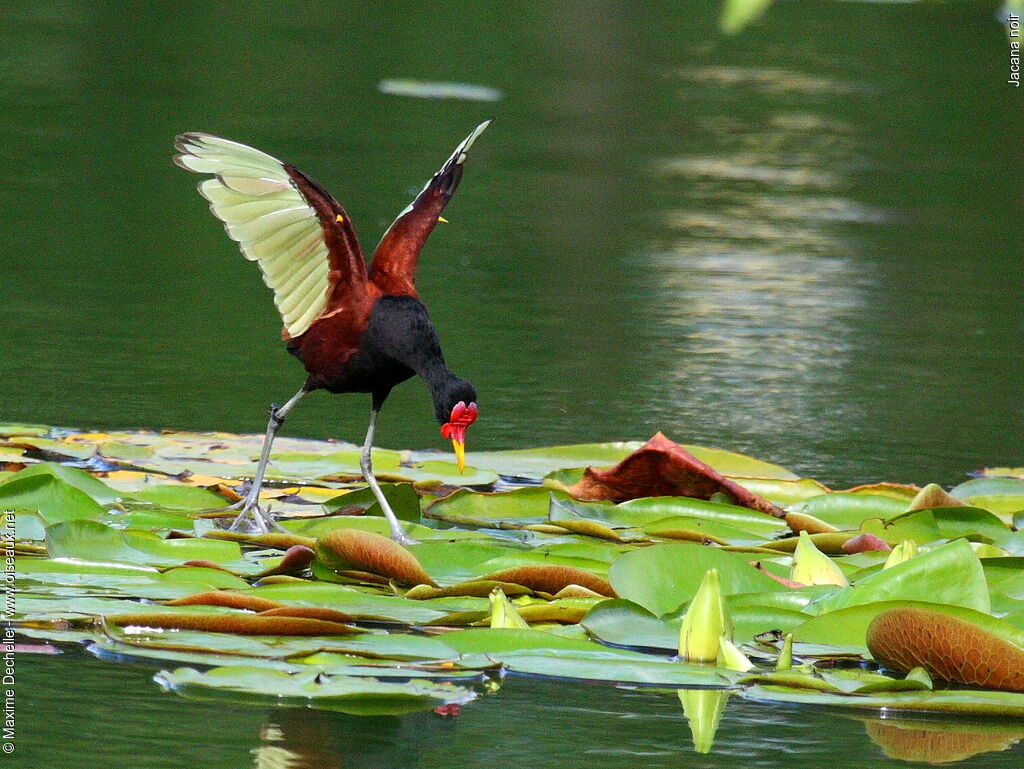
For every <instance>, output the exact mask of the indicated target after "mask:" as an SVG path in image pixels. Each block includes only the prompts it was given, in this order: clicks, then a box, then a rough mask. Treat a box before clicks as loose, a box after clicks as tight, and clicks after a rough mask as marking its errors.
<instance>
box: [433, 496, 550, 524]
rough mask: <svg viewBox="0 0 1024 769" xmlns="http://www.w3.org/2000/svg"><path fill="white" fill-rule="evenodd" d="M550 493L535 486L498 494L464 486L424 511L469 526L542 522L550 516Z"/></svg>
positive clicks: (434, 516) (444, 519)
mask: <svg viewBox="0 0 1024 769" xmlns="http://www.w3.org/2000/svg"><path fill="white" fill-rule="evenodd" d="M550 493H551V492H550V491H549V490H548V489H543V488H536V487H528V488H523V489H516V490H515V491H507V492H501V493H496V494H490V493H483V492H475V491H470V490H468V489H462V490H459V491H456V492H455V493H454V494H452V495H450V496H447V497H444V498H443V499H439V500H437V501H436V502H434V503H433V504H431V505H430V506H429V507H427V509H426V510H425V511H424V515H426V516H427V517H428V518H436V519H438V520H442V521H447V522H449V523H455V524H461V525H468V526H484V527H497V526H499V525H500V524H501V523H503V522H513V523H516V524H526V523H542V522H544V521H547V519H548V508H549V506H550V501H549V494H550Z"/></svg>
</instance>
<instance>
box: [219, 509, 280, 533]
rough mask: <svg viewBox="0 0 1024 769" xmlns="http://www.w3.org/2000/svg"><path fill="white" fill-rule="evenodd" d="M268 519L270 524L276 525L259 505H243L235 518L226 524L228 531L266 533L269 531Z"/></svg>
mask: <svg viewBox="0 0 1024 769" xmlns="http://www.w3.org/2000/svg"><path fill="white" fill-rule="evenodd" d="M268 521H269V522H270V524H273V525H275V526H276V525H277V523H276V521H274V519H273V518H271V517H270V514H269V513H265V512H264V511H263V510H261V509H260V507H259V505H253V506H252V507H243V508H242V511H241V512H240V513H239V514H238V516H237V517H236V518H235V520H233V521H232V522H231V525H230V526H228V531H251V532H253V533H256V534H266V533H267V532H268V531H270V529H269V527H268Z"/></svg>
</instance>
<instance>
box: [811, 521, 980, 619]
mask: <svg viewBox="0 0 1024 769" xmlns="http://www.w3.org/2000/svg"><path fill="white" fill-rule="evenodd" d="M893 600H904V601H926V602H930V603H943V604H948V605H950V606H963V607H966V608H968V609H975V610H977V611H981V612H986V613H987V612H988V611H989V609H990V598H989V590H988V584H987V583H986V582H985V572H984V569H982V566H981V561H980V560H979V559H978V556H977V555H975V553H974V551H973V550H972V549H971V546H970V545H969V544H968V543H967V542H966V541H964V540H962V539H958V540H954V541H952V542H950V543H948V544H945V545H942V546H941V547H937V548H936V549H934V550H931V551H929V552H925V553H921V554H920V555H918V556H916V557H914V558H911V559H910V560H909V561H904V562H903V563H900V564H897V565H896V566H893V567H891V568H889V569H884V570H882V571H879V572H876V573H875V574H872V575H870V576H867V577H865V578H864V579H861V580H859V581H858V582H857V583H856V584H855V585H853V586H852V587H847V588H842V589H840V590H837V591H836V592H834V593H832V594H831V595H827V596H825V597H823V598H821V599H820V600H819V601H818V602H817V606H818V610H819V611H820V612H821V613H825V612H829V611H834V610H836V609H843V608H846V607H849V606H856V605H858V604H864V603H878V602H880V601H893Z"/></svg>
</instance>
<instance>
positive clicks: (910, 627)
mask: <svg viewBox="0 0 1024 769" xmlns="http://www.w3.org/2000/svg"><path fill="white" fill-rule="evenodd" d="M867 644H868V650H869V651H870V652H871V655H872V656H873V657H874V658H875V659H876V660H878V661H879V662H880V663H881V664H883V665H885V666H886V667H889V668H892V669H893V670H901V671H904V672H907V671H909V670H911V669H912V668H915V667H923V668H924V669H925V670H927V671H928V672H929V673H930V674H931V675H932V676H934V677H935V678H941V679H943V680H946V681H953V682H955V683H961V684H969V685H971V686H980V687H984V688H986V689H1003V690H1005V691H1011V692H1024V649H1022V648H1021V647H1019V646H1016V645H1015V644H1012V643H1010V642H1009V641H1007V640H1004V639H1002V638H999V637H997V636H995V635H993V634H992V633H989V632H988V631H986V630H984V629H982V628H980V627H978V626H977V625H974V624H971V623H970V622H967V621H966V620H962V619H959V618H958V617H954V616H951V615H949V614H944V613H942V612H939V611H933V610H931V609H923V608H920V607H916V606H897V607H895V608H893V609H887V610H886V611H883V612H882V613H881V614H879V615H878V616H877V617H875V618H874V619H873V620H872V621H871V624H870V625H868V632H867Z"/></svg>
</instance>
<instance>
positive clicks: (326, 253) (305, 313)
mask: <svg viewBox="0 0 1024 769" xmlns="http://www.w3.org/2000/svg"><path fill="white" fill-rule="evenodd" d="M174 146H175V148H176V149H177V150H178V154H177V155H175V156H174V162H175V163H177V164H178V165H179V166H181V167H182V168H185V169H187V170H189V171H195V172H197V173H204V174H213V178H212V179H207V180H205V181H203V182H200V184H199V192H200V193H201V194H202V195H203V197H205V198H206V199H207V200H209V201H210V210H211V211H212V212H213V215H214V216H216V217H217V218H218V219H220V220H221V221H222V222H224V228H225V229H226V230H227V233H228V235H229V236H230V237H231V239H232V240H234V241H236V242H237V243H238V245H239V248H240V249H241V251H242V254H243V256H245V258H246V259H249V260H252V261H255V262H256V263H257V264H259V266H260V270H262V272H263V280H264V282H265V283H266V284H267V285H268V286H270V288H271V289H273V291H274V304H276V305H277V309H278V311H279V312H280V313H281V318H282V319H283V321H284V326H285V331H286V333H287V335H288V336H289V337H292V338H294V337H297V336H300V335H301V334H303V333H304V332H305V331H306V329H308V328H309V326H310V325H311V324H312V323H313V321H315V320H316V319H317V318H318V317H320V315H321V314H323V312H324V308H325V307H326V304H327V298H328V292H329V291H331V290H332V289H334V291H335V293H337V289H339V288H344V286H339V285H338V284H339V283H342V284H344V283H355V284H356V285H362V283H364V282H365V270H366V267H365V262H364V260H363V255H362V250H361V249H360V247H359V242H358V240H357V239H356V237H355V231H354V230H353V229H352V225H351V223H350V222H349V221H348V217H347V216H346V215H345V213H344V211H343V210H342V208H341V206H340V205H339V204H338V203H337V201H335V200H334V198H332V197H331V196H330V195H329V194H327V192H326V191H324V190H323V189H322V188H321V187H320V186H319V185H316V183H315V182H312V181H311V180H309V179H308V178H307V177H305V176H304V175H302V174H301V173H300V172H298V171H297V170H296V169H294V168H293V167H291V166H288V165H286V164H284V163H282V162H281V161H280V160H278V159H277V158H274V157H271V156H270V155H268V154H266V153H264V152H260V151H259V150H257V149H253V148H252V147H248V146H246V145H244V144H239V143H238V142H233V141H229V140H228V139H222V138H220V137H217V136H211V135H209V134H204V133H186V134H182V135H180V136H178V137H177V138H176V139H175V142H174Z"/></svg>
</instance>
